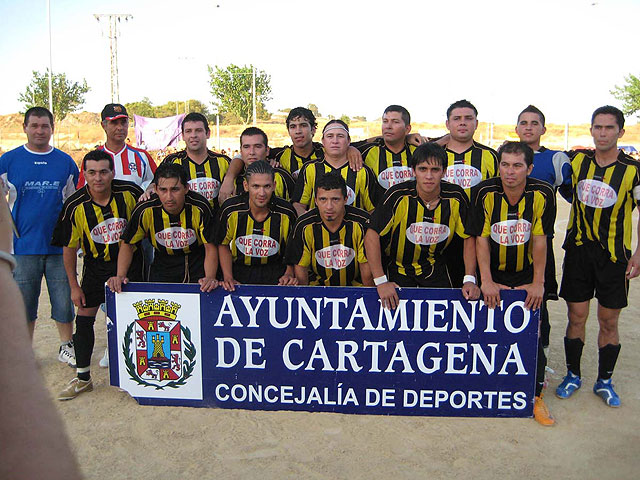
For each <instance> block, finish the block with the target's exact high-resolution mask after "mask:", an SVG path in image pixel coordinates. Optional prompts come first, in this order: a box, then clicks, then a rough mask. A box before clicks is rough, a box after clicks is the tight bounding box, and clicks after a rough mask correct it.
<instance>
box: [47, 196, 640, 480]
mask: <svg viewBox="0 0 640 480" xmlns="http://www.w3.org/2000/svg"><path fill="white" fill-rule="evenodd" d="M561 212H563V213H560V214H559V218H566V216H565V215H566V208H562V209H561ZM558 233H559V237H560V238H557V239H556V243H557V245H556V246H557V248H556V252H561V249H560V244H561V240H562V238H563V237H564V224H563V222H562V220H560V221H559V222H558ZM558 256H559V257H560V258H558V259H557V261H558V267H560V264H561V261H562V254H561V253H560V254H559V255H558ZM559 271H560V270H559ZM639 287H640V279H637V280H635V282H633V283H632V286H631V290H630V304H629V307H628V308H626V309H625V310H624V311H623V313H622V316H621V320H620V336H621V344H622V351H621V355H620V358H619V360H618V365H617V367H616V371H615V374H614V383H615V384H616V388H617V391H618V393H619V394H620V397H621V400H622V406H621V407H620V408H618V409H613V408H609V407H607V406H606V405H605V404H604V403H603V402H602V400H600V398H599V397H596V396H595V395H594V394H593V393H592V390H591V387H592V385H593V382H594V381H595V377H596V374H597V348H596V337H597V321H596V320H595V308H594V305H592V311H591V316H590V320H589V322H588V328H587V344H586V346H585V349H584V354H583V357H582V358H583V360H582V370H583V378H584V383H583V388H582V389H581V390H580V391H578V392H577V393H576V394H575V395H574V397H573V398H571V399H569V400H560V399H558V398H556V397H555V395H554V394H553V392H554V389H555V387H556V386H557V385H558V383H559V382H560V380H561V377H562V375H563V374H564V371H565V368H564V350H563V346H562V338H563V336H564V329H565V325H566V320H565V319H566V309H565V305H564V303H563V302H562V301H559V302H551V303H550V312H551V324H552V330H551V351H550V359H549V366H550V367H551V368H552V369H553V370H555V374H549V375H548V379H549V388H548V393H547V396H546V400H547V404H548V405H549V407H550V409H551V411H552V412H553V414H554V415H555V417H556V420H557V424H556V425H555V426H554V427H551V428H545V427H542V426H540V425H538V424H537V423H536V422H535V421H534V420H532V419H474V418H437V417H400V416H396V417H392V416H388V417H387V416H368V415H341V414H332V413H305V412H284V411H282V412H260V411H248V410H227V409H196V408H181V407H149V406H146V407H143V406H139V405H138V404H137V403H136V402H135V400H133V399H132V398H131V397H129V396H128V394H127V393H124V392H121V391H119V390H118V389H116V388H114V387H111V386H109V379H108V375H107V370H105V369H101V368H99V367H98V361H99V360H100V358H101V356H102V352H103V351H104V348H105V346H106V329H105V327H104V321H103V319H104V315H103V314H99V316H98V320H97V321H96V347H95V350H94V356H93V362H92V369H93V378H94V384H95V389H94V391H93V393H89V394H84V395H81V396H80V397H78V398H76V399H75V400H72V401H69V402H57V401H56V406H57V408H58V411H59V412H60V415H61V416H62V418H63V419H64V423H65V425H66V428H67V433H68V435H69V437H70V439H71V443H72V447H73V450H74V451H75V453H76V455H77V458H78V461H79V463H80V465H81V467H82V470H83V472H84V474H85V475H86V477H87V478H89V479H116V478H117V479H128V478H136V479H139V478H156V479H173V478H180V479H213V478H216V479H246V478H262V479H281V478H305V479H306V478H311V479H325V478H350V479H360V478H384V479H386V478H394V479H404V478H469V477H473V478H479V479H484V478H532V479H536V478H545V479H548V478H567V479H573V478H576V479H578V478H579V479H596V478H598V479H601V478H616V479H631V478H638V477H639V476H640V474H639V473H638V472H640V370H639V369H638V365H639V364H640V322H639V318H640V315H639V314H640V290H639ZM48 315H49V303H48V297H47V295H46V293H44V294H43V296H42V298H41V310H40V318H42V319H46V318H48ZM34 348H35V351H36V356H37V359H38V362H39V365H40V368H41V372H42V374H43V376H44V379H45V383H46V385H47V388H48V389H49V391H50V393H51V396H52V398H54V396H55V395H56V394H57V392H58V391H59V390H61V389H62V388H63V387H64V385H65V383H66V382H67V381H68V380H70V379H71V378H72V377H73V375H74V371H73V370H72V369H71V368H69V367H67V366H65V365H63V364H61V363H59V362H58V360H57V358H56V356H57V350H58V336H57V330H56V329H55V326H54V325H53V322H52V321H50V320H41V321H39V323H38V325H37V328H36V334H35V338H34Z"/></svg>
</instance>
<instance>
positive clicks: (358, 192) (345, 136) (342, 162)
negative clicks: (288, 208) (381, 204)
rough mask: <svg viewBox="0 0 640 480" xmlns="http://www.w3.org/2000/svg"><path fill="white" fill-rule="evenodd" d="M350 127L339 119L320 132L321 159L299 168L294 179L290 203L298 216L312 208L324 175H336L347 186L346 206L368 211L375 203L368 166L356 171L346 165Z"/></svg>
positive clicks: (373, 184) (347, 161)
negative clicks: (319, 179) (316, 189)
mask: <svg viewBox="0 0 640 480" xmlns="http://www.w3.org/2000/svg"><path fill="white" fill-rule="evenodd" d="M349 141H350V137H349V127H348V126H347V124H346V123H344V122H343V121H342V120H330V121H329V123H327V124H326V125H325V126H324V129H323V130H322V145H323V146H324V160H316V161H315V162H312V163H307V164H305V165H304V166H303V167H302V170H301V171H300V175H298V179H297V180H296V188H295V190H294V192H293V198H292V201H293V202H294V203H293V205H294V207H295V208H296V211H297V212H298V214H299V215H301V214H302V213H304V212H305V211H306V210H307V209H311V208H314V207H315V184H316V179H317V178H318V177H319V176H320V175H322V174H323V173H327V172H338V173H339V174H340V176H342V178H344V180H345V182H346V184H347V205H354V206H356V207H358V208H362V209H364V210H366V211H368V212H371V211H372V210H373V209H374V207H375V204H376V199H377V194H378V188H379V187H378V184H377V182H376V181H375V177H374V175H373V172H372V171H371V170H370V169H369V167H366V166H365V167H363V168H361V169H360V170H358V171H357V172H356V171H354V170H353V169H351V167H350V166H349V160H348V159H347V151H348V149H349Z"/></svg>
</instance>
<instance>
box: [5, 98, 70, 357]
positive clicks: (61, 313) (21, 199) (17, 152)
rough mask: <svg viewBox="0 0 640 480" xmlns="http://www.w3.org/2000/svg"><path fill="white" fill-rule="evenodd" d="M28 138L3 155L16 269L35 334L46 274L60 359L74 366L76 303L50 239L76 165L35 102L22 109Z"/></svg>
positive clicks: (49, 117) (58, 251)
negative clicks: (54, 137)
mask: <svg viewBox="0 0 640 480" xmlns="http://www.w3.org/2000/svg"><path fill="white" fill-rule="evenodd" d="M22 128H23V130H24V133H25V134H26V135H27V143H26V145H23V146H21V147H18V148H16V149H14V150H11V151H10V152H7V153H5V154H4V155H3V156H2V158H0V190H1V191H2V192H1V193H0V194H1V195H8V200H9V208H10V209H11V215H12V216H13V220H14V222H15V224H16V228H17V235H14V237H13V251H14V254H15V258H16V261H17V263H18V265H17V267H16V270H15V272H14V274H13V276H14V278H15V281H16V283H17V284H18V287H19V288H20V292H21V293H22V297H23V300H24V305H25V309H26V311H27V320H28V326H29V333H30V335H31V337H32V338H33V331H34V328H35V321H36V318H37V317H38V299H39V297H40V287H41V284H42V277H43V275H44V277H45V279H46V280H47V289H48V291H49V299H50V301H51V317H52V318H53V319H54V321H55V323H56V327H57V328H58V335H59V336H60V348H59V350H58V360H60V361H61V362H64V363H68V364H69V365H71V366H75V357H74V351H73V343H72V341H71V334H72V333H73V304H72V303H71V293H70V291H69V284H68V283H67V278H66V275H65V272H64V265H63V262H62V248H60V247H53V246H51V245H50V242H51V233H52V232H53V229H54V227H55V225H56V220H57V218H58V215H59V214H60V210H61V209H62V204H63V203H64V201H65V200H66V199H67V198H68V197H69V196H70V195H71V194H72V193H73V192H74V191H75V184H76V183H77V181H78V167H77V166H76V164H75V162H74V161H73V159H72V158H71V157H70V156H69V155H67V154H66V153H63V152H61V151H60V150H58V149H57V148H53V147H51V146H50V145H49V141H50V140H51V135H52V134H53V115H51V112H50V111H49V110H47V109H46V108H43V107H33V108H30V109H29V110H27V112H26V113H25V115H24V124H23V127H22Z"/></svg>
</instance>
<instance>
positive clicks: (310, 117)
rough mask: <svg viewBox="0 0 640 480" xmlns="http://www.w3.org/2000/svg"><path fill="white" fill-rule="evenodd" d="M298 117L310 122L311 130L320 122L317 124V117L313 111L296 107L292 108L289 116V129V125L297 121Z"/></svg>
mask: <svg viewBox="0 0 640 480" xmlns="http://www.w3.org/2000/svg"><path fill="white" fill-rule="evenodd" d="M298 117H302V118H304V119H305V120H307V121H308V122H309V125H311V128H313V127H317V126H318V122H316V116H315V115H314V114H313V112H312V111H311V110H309V109H308V108H304V107H296V108H292V109H291V111H290V112H289V115H287V129H289V123H291V120H295V119H296V118H298Z"/></svg>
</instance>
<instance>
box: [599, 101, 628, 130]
mask: <svg viewBox="0 0 640 480" xmlns="http://www.w3.org/2000/svg"><path fill="white" fill-rule="evenodd" d="M598 115H613V116H614V117H616V123H617V124H618V128H619V129H620V130H622V129H623V128H624V114H623V113H622V112H621V111H620V110H619V109H617V108H616V107H612V106H611V105H605V106H604V107H600V108H596V110H595V112H593V115H591V125H593V121H594V120H595V119H596V117H597V116H598Z"/></svg>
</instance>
